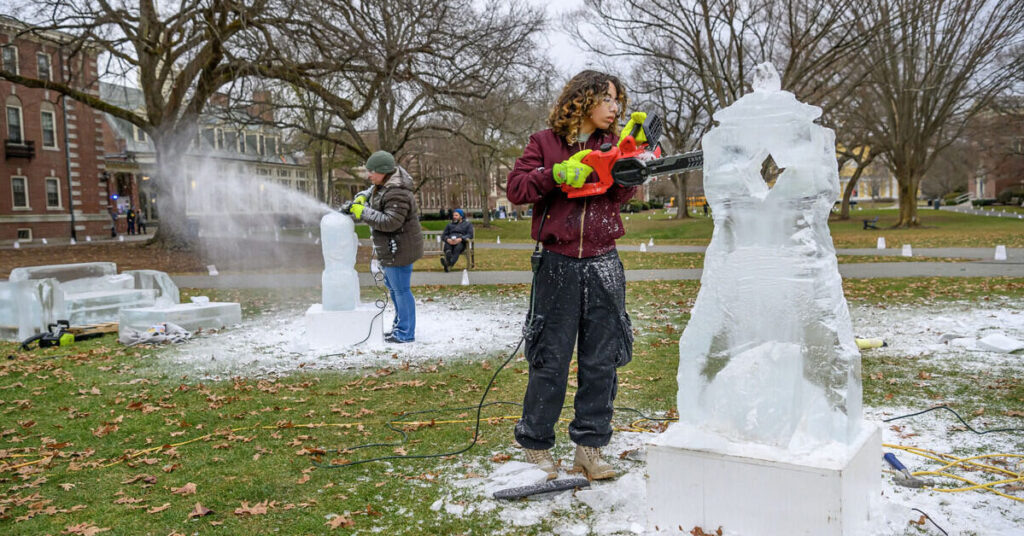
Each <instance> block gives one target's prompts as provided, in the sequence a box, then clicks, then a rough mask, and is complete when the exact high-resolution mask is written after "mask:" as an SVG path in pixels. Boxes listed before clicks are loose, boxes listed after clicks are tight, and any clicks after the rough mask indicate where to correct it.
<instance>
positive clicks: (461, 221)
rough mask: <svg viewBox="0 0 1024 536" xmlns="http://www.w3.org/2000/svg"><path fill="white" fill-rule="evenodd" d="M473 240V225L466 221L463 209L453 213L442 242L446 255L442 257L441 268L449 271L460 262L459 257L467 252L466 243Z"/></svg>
mask: <svg viewBox="0 0 1024 536" xmlns="http://www.w3.org/2000/svg"><path fill="white" fill-rule="evenodd" d="M472 239H473V224H472V223H469V222H468V221H466V213H465V212H463V211H462V209H461V208H457V209H455V210H453V211H452V221H451V222H449V223H448V225H446V226H445V227H444V232H443V233H441V241H442V242H444V253H443V254H442V255H441V266H444V271H446V272H447V271H449V270H450V269H451V267H452V266H455V263H456V262H458V260H459V255H462V252H463V251H465V250H466V241H467V240H472Z"/></svg>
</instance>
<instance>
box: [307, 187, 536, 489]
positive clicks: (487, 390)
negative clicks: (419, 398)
mask: <svg viewBox="0 0 1024 536" xmlns="http://www.w3.org/2000/svg"><path fill="white" fill-rule="evenodd" d="M547 214H548V207H547V206H545V207H544V213H543V214H542V215H541V219H540V228H539V229H538V230H537V238H538V239H537V243H536V244H535V245H534V247H533V255H532V256H531V257H530V264H531V267H532V269H533V278H532V280H531V281H530V300H529V301H530V306H529V307H530V308H529V310H528V311H527V314H526V325H525V326H524V328H523V335H522V337H520V338H519V342H517V343H516V347H515V348H514V349H513V350H512V351H511V352H509V354H508V357H507V358H506V359H505V361H504V362H502V364H501V366H499V367H498V369H497V370H495V371H494V374H492V375H491V379H490V381H488V382H487V387H486V388H485V389H484V393H483V395H481V397H480V403H479V404H477V405H476V425H475V426H474V428H473V440H472V441H470V443H469V445H466V446H465V447H463V448H461V449H458V450H454V451H451V452H443V453H435V454H404V455H391V456H378V457H376V458H367V459H364V460H356V461H350V462H346V463H338V464H334V463H327V464H323V463H320V462H319V461H318V460H317V459H316V458H314V459H313V465H315V466H317V467H320V468H323V469H335V468H338V467H349V466H353V465H360V464H364V463H370V462H378V461H384V460H415V459H425V458H443V457H445V456H455V455H457V454H462V453H463V452H466V451H468V450H469V449H471V448H473V447H474V446H476V444H477V442H478V441H479V439H480V414H481V413H482V412H483V408H484V407H485V405H493V404H510V402H504V401H499V402H492V403H491V404H484V402H485V401H486V400H487V394H488V393H490V392H491V386H492V385H494V380H496V379H497V378H498V374H499V373H500V372H501V371H502V370H503V369H504V368H505V367H506V366H508V364H509V363H510V362H512V359H513V358H515V356H516V353H518V352H519V348H520V347H522V345H523V342H524V341H525V340H526V333H527V332H529V330H530V329H531V328H532V327H533V311H534V305H535V304H536V300H537V296H536V293H535V292H534V286H535V285H536V283H537V272H538V270H539V268H540V259H541V249H540V237H541V236H542V232H543V231H544V221H545V220H547ZM381 312H382V313H383V310H382V311H381ZM367 338H369V336H367ZM364 340H365V339H364ZM471 407H472V406H471ZM464 409H469V408H464ZM438 411H440V410H437V409H428V410H423V411H417V412H412V413H404V414H402V418H400V419H398V420H394V421H389V422H388V423H387V424H386V426H387V427H388V428H390V429H391V430H395V431H397V432H399V433H401V434H402V440H401V441H400V442H398V443H367V444H363V445H357V446H355V447H349V448H342V449H322V450H323V452H324V453H325V454H331V453H339V452H350V451H353V450H358V449H363V448H369V447H383V446H389V447H391V446H398V445H401V444H404V443H405V441H406V440H407V439H408V435H407V434H406V433H405V431H404V430H396V429H395V427H394V426H393V425H394V424H395V423H400V422H401V420H403V419H404V418H405V417H407V416H411V415H422V414H424V413H431V412H435V413H436V412H438ZM449 411H451V410H449Z"/></svg>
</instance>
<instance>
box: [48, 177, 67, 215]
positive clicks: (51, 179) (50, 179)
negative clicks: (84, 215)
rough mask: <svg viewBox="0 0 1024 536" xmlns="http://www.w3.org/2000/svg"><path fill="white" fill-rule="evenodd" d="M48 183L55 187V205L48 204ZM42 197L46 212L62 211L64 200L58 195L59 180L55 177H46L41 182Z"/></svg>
mask: <svg viewBox="0 0 1024 536" xmlns="http://www.w3.org/2000/svg"><path fill="white" fill-rule="evenodd" d="M50 182H53V184H56V185H57V204H56V205H51V204H50V190H49V188H50ZM43 195H44V196H45V197H46V210H62V209H63V208H64V198H63V196H62V195H61V193H60V179H58V178H57V177H46V178H45V179H44V180H43Z"/></svg>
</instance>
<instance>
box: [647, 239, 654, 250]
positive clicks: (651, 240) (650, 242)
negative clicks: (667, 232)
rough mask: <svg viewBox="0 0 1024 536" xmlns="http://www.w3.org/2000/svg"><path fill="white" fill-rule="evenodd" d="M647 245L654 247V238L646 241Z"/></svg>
mask: <svg viewBox="0 0 1024 536" xmlns="http://www.w3.org/2000/svg"><path fill="white" fill-rule="evenodd" d="M647 245H648V246H651V247H652V248H653V247H654V238H651V239H650V240H648V241H647Z"/></svg>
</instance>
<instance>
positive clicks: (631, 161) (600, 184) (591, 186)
mask: <svg viewBox="0 0 1024 536" xmlns="http://www.w3.org/2000/svg"><path fill="white" fill-rule="evenodd" d="M641 128H642V129H643V132H644V134H645V135H646V136H647V141H646V142H644V143H642V144H638V143H637V141H636V136H637V135H638V134H640V129H641ZM661 129H662V124H661V117H658V115H657V114H648V115H647V119H646V120H645V121H644V123H643V125H635V126H634V127H633V131H632V132H630V133H629V135H628V136H626V137H625V138H623V140H622V142H621V143H619V144H618V145H613V144H611V143H606V144H604V145H602V146H601V148H600V149H599V150H597V151H590V153H588V154H587V156H585V157H583V163H584V164H586V165H588V166H590V167H591V168H593V170H594V172H593V173H591V175H590V177H597V180H596V181H591V182H587V183H584V184H583V186H581V187H579V188H573V187H572V186H569V185H568V184H563V185H562V191H563V192H565V193H566V195H567V196H569V197H570V198H573V199H575V198H578V197H590V196H594V195H601V194H603V193H605V192H607V191H608V189H609V188H611V187H612V185H613V184H616V183H618V184H619V185H620V186H625V187H629V186H636V185H637V184H641V183H642V181H641V183H636V184H625V183H622V182H620V181H619V180H618V179H617V178H616V177H617V175H618V174H619V172H620V170H621V171H622V172H625V170H631V169H635V168H637V167H638V164H637V163H638V162H641V160H642V159H643V158H659V157H660V156H661V146H660V145H658V140H660V139H661ZM639 166H640V167H642V164H639ZM627 176H629V175H628V174H627Z"/></svg>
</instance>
